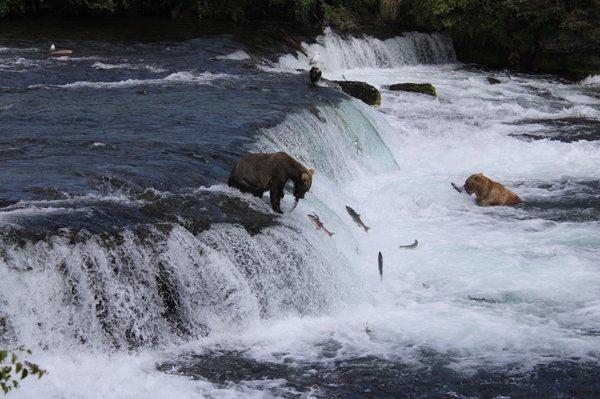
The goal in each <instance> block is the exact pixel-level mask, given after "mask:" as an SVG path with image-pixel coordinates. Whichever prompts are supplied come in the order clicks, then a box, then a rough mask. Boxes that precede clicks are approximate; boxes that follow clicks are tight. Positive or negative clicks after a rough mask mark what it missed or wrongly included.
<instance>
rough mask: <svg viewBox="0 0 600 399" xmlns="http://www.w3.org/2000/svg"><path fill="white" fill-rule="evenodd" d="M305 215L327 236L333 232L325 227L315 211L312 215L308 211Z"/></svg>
mask: <svg viewBox="0 0 600 399" xmlns="http://www.w3.org/2000/svg"><path fill="white" fill-rule="evenodd" d="M307 216H308V218H309V219H310V221H311V222H313V224H314V225H315V228H316V229H317V230H323V231H324V232H325V234H327V235H328V236H329V237H331V236H332V235H334V234H335V233H332V232H331V231H329V230H327V229H326V228H325V226H324V225H323V222H321V219H319V216H318V215H317V214H316V213H315V214H314V215H311V214H310V213H309V214H308V215H307Z"/></svg>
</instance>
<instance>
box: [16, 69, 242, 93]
mask: <svg viewBox="0 0 600 399" xmlns="http://www.w3.org/2000/svg"><path fill="white" fill-rule="evenodd" d="M234 78H235V76H233V75H228V74H226V73H211V72H203V73H194V72H187V71H184V72H175V73H172V74H169V75H167V76H165V77H164V78H159V79H126V80H119V81H116V82H94V81H77V82H72V83H66V84H63V85H39V84H38V85H31V86H29V87H28V88H30V89H40V88H41V89H45V88H63V89H80V88H91V89H118V88H126V87H134V86H143V85H165V84H173V83H179V84H210V83H211V82H213V81H215V80H227V79H234Z"/></svg>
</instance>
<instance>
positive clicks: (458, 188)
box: [450, 183, 465, 194]
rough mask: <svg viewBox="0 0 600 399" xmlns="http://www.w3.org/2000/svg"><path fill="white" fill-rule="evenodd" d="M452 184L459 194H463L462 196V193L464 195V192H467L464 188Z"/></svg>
mask: <svg viewBox="0 0 600 399" xmlns="http://www.w3.org/2000/svg"><path fill="white" fill-rule="evenodd" d="M450 184H452V188H454V189H455V190H456V191H458V192H459V193H461V194H462V193H464V192H465V189H464V188H462V187H459V186H458V185H457V184H455V183H450Z"/></svg>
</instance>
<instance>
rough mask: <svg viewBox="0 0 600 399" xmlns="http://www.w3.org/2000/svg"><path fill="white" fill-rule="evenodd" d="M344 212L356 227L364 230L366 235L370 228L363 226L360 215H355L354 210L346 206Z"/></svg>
mask: <svg viewBox="0 0 600 399" xmlns="http://www.w3.org/2000/svg"><path fill="white" fill-rule="evenodd" d="M346 212H348V215H350V217H351V218H352V220H354V223H356V224H357V225H358V227H362V228H363V229H365V233H367V232H368V231H369V230H370V229H371V228H370V227H367V226H365V224H364V223H363V221H362V220H360V215H359V214H358V213H356V211H355V210H354V209H352V208H350V207H349V206H347V205H346Z"/></svg>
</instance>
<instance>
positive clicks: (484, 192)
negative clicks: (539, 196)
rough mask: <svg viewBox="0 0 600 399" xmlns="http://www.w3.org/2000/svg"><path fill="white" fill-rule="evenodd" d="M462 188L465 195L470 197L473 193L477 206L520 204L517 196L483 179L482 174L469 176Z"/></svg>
mask: <svg viewBox="0 0 600 399" xmlns="http://www.w3.org/2000/svg"><path fill="white" fill-rule="evenodd" d="M464 187H465V191H466V192H467V194H469V195H472V194H473V193H475V197H476V202H477V205H479V206H494V205H517V204H519V203H521V198H519V196H518V195H517V194H515V193H513V192H512V191H510V190H508V189H507V188H506V187H504V186H503V185H502V184H500V183H497V182H495V181H493V180H492V179H489V178H487V177H485V176H484V175H483V173H477V174H474V175H471V176H469V178H468V179H467V181H465V185H464Z"/></svg>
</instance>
